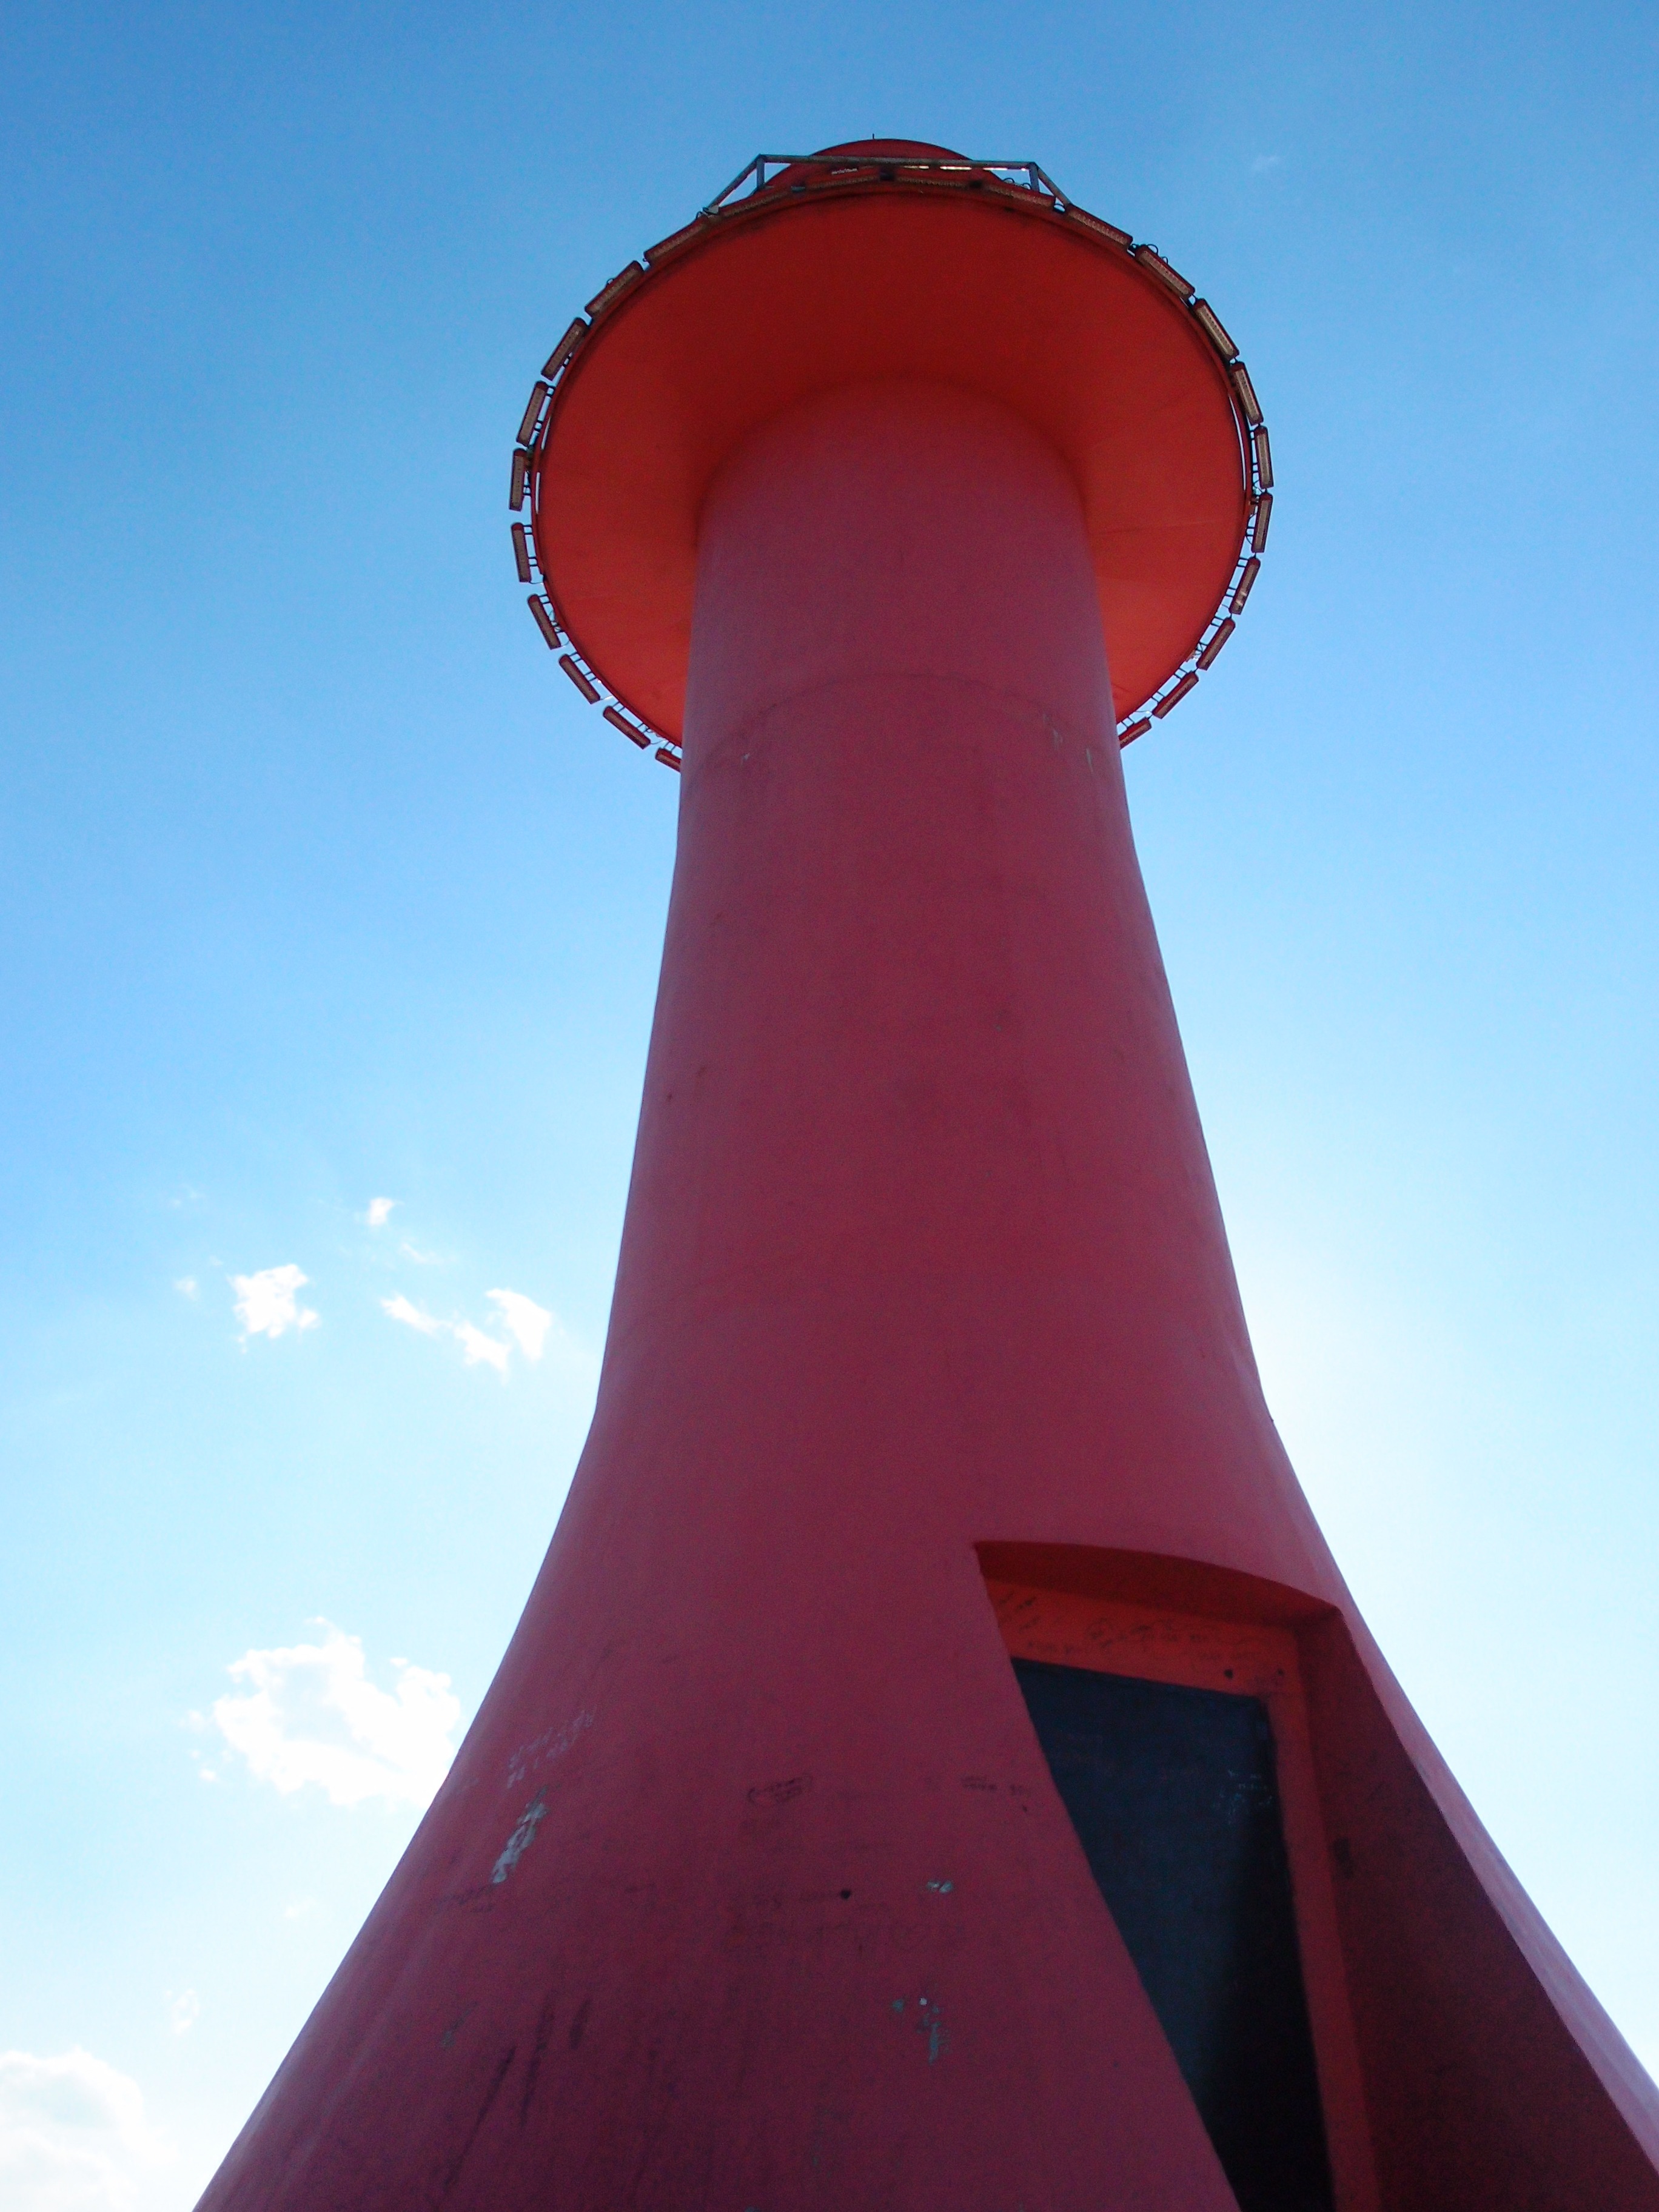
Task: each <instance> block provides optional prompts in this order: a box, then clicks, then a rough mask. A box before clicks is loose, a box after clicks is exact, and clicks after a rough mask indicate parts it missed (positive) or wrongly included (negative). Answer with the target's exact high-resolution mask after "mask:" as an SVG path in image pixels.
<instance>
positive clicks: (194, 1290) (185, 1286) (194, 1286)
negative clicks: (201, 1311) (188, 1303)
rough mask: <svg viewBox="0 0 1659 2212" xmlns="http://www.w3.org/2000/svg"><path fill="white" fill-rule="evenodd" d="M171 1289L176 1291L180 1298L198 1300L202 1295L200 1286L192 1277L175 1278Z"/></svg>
mask: <svg viewBox="0 0 1659 2212" xmlns="http://www.w3.org/2000/svg"><path fill="white" fill-rule="evenodd" d="M173 1289H174V1290H175V1291H178V1293H179V1297H181V1298H199V1297H201V1295H202V1285H200V1284H199V1283H198V1282H197V1279H196V1278H195V1276H194V1275H179V1276H178V1277H176V1278H175V1279H174V1282H173Z"/></svg>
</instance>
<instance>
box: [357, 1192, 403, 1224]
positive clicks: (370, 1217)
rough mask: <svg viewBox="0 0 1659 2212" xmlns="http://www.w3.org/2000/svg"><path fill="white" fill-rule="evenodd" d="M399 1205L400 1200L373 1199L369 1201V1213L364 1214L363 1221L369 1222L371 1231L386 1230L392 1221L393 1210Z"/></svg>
mask: <svg viewBox="0 0 1659 2212" xmlns="http://www.w3.org/2000/svg"><path fill="white" fill-rule="evenodd" d="M397 1203H398V1200H396V1199H395V1198H371V1199H370V1200H369V1201H368V1212H367V1213H366V1214H364V1216H363V1219H364V1220H365V1221H366V1222H368V1225H369V1227H370V1228H371V1229H384V1228H385V1227H386V1224H387V1222H388V1221H390V1220H391V1218H392V1207H393V1206H396V1205H397Z"/></svg>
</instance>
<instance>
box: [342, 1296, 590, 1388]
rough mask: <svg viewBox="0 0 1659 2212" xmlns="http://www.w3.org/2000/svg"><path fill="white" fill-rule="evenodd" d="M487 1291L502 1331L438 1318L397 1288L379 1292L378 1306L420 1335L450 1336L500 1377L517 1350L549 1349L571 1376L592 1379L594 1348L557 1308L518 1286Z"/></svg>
mask: <svg viewBox="0 0 1659 2212" xmlns="http://www.w3.org/2000/svg"><path fill="white" fill-rule="evenodd" d="M487 1296H488V1297H489V1303H490V1304H491V1305H493V1306H494V1307H495V1319H496V1321H497V1322H499V1323H500V1325H501V1328H503V1329H504V1330H505V1331H506V1332H507V1334H506V1336H505V1337H501V1336H494V1335H492V1334H490V1333H489V1330H488V1329H483V1328H479V1327H478V1325H477V1322H471V1321H463V1320H460V1319H459V1318H458V1319H456V1320H453V1321H443V1320H441V1319H440V1318H439V1316H437V1315H436V1314H429V1313H428V1312H427V1310H426V1309H425V1308H424V1307H423V1306H417V1305H416V1304H413V1303H412V1302H411V1301H410V1299H408V1298H406V1297H404V1295H403V1293H402V1292H401V1291H399V1292H398V1294H397V1296H396V1297H390V1298H382V1299H381V1300H380V1310H381V1311H382V1313H386V1314H389V1315H390V1316H391V1317H392V1320H393V1321H397V1322H402V1323H403V1324H404V1328H414V1329H418V1330H419V1331H420V1333H421V1334H422V1336H453V1338H454V1339H455V1341H456V1342H457V1343H458V1344H459V1346H460V1347H461V1352H462V1354H463V1356H464V1357H465V1361H466V1364H467V1365H468V1366H469V1367H493V1368H494V1369H495V1372H496V1373H497V1374H498V1375H499V1376H501V1380H502V1381H503V1382H505V1381H506V1380H507V1374H508V1371H509V1369H510V1367H511V1364H512V1358H513V1352H514V1351H515V1350H516V1351H519V1352H522V1353H523V1354H524V1356H525V1358H526V1359H531V1360H535V1359H539V1358H541V1357H542V1355H543V1354H544V1352H547V1351H549V1350H551V1351H552V1352H553V1355H554V1360H555V1364H556V1366H558V1367H559V1368H561V1369H562V1370H566V1371H567V1372H568V1374H569V1375H570V1376H572V1377H573V1378H577V1377H580V1379H582V1380H584V1381H586V1380H589V1379H591V1375H592V1369H593V1366H594V1361H593V1358H592V1354H591V1353H589V1352H585V1351H584V1350H583V1349H582V1347H581V1346H580V1345H579V1344H577V1343H576V1342H575V1340H574V1339H573V1338H572V1337H571V1335H570V1334H569V1333H568V1331H567V1330H566V1328H564V1326H563V1324H562V1322H561V1321H560V1319H559V1317H558V1316H557V1315H556V1313H553V1312H552V1311H550V1310H549V1308H548V1307H546V1306H540V1305H538V1304H537V1303H536V1301H535V1299H534V1298H530V1297H526V1296H525V1294H524V1292H523V1291H501V1290H498V1291H489V1292H488V1293H487Z"/></svg>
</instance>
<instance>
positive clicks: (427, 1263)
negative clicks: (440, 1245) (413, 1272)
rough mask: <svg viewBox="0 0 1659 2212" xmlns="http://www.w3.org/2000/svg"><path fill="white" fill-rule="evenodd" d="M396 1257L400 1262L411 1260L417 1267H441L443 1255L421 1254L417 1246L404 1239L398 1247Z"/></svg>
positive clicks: (435, 1253)
mask: <svg viewBox="0 0 1659 2212" xmlns="http://www.w3.org/2000/svg"><path fill="white" fill-rule="evenodd" d="M398 1258H399V1259H400V1260H412V1261H414V1262H415V1265H416V1267H442V1265H443V1255H441V1253H438V1252H422V1251H421V1250H420V1249H419V1248H418V1247H417V1246H416V1245H413V1244H411V1243H410V1241H409V1239H408V1238H407V1237H404V1241H403V1243H401V1244H400V1245H399V1246H398Z"/></svg>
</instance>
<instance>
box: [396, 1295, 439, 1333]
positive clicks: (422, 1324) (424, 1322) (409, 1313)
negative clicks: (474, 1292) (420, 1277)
mask: <svg viewBox="0 0 1659 2212" xmlns="http://www.w3.org/2000/svg"><path fill="white" fill-rule="evenodd" d="M380 1311H381V1312H382V1313H388V1314H390V1315H391V1316H392V1320H393V1321H400V1322H402V1323H403V1324H404V1328H417V1329H419V1331H420V1332H421V1334H422V1336H436V1335H437V1334H438V1332H439V1330H440V1329H444V1328H448V1327H449V1323H448V1322H447V1321H439V1320H438V1319H437V1318H436V1317H435V1316H434V1315H432V1314H429V1313H422V1311H421V1309H420V1308H419V1306H416V1305H411V1304H410V1302H409V1300H408V1299H407V1298H406V1297H404V1294H403V1292H402V1291H398V1295H397V1297H395V1298H382V1299H381V1300H380Z"/></svg>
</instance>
